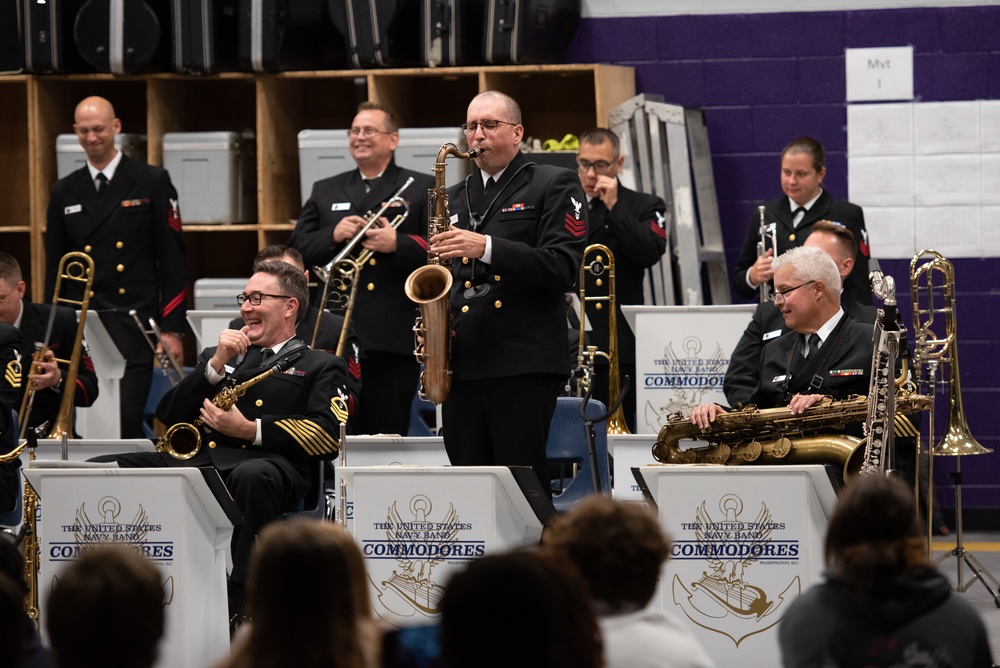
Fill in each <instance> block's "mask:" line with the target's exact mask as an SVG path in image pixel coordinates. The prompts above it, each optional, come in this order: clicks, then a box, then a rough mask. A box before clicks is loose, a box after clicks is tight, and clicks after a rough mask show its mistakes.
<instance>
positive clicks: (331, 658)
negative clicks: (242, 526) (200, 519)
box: [236, 518, 375, 668]
mask: <svg viewBox="0 0 1000 668" xmlns="http://www.w3.org/2000/svg"><path fill="white" fill-rule="evenodd" d="M246 602H247V613H248V614H249V615H250V618H251V619H252V620H253V621H252V622H251V624H250V636H249V641H248V643H247V645H246V651H247V657H246V661H239V662H237V663H236V665H240V666H244V665H245V666H252V667H253V668H263V667H267V668H269V667H272V666H273V667H275V668H277V667H280V666H302V667H309V666H317V667H318V666H348V667H351V668H354V667H360V666H366V665H369V662H370V661H371V657H372V649H373V647H374V640H375V639H374V637H373V626H372V620H371V605H370V602H369V598H368V577H367V575H366V573H365V564H364V559H363V557H362V556H361V551H360V550H359V549H358V546H357V544H356V543H355V542H354V539H353V538H352V537H351V535H350V534H349V533H347V532H346V531H345V530H344V529H342V528H341V527H340V526H338V525H336V524H333V523H330V522H319V521H316V520H309V519H304V518H303V519H294V520H292V521H290V522H275V523H273V524H269V525H267V526H266V527H264V529H263V530H262V531H261V533H260V536H259V540H258V542H257V545H256V547H255V548H254V552H253V554H252V555H251V557H250V566H249V572H248V575H247V583H246Z"/></svg>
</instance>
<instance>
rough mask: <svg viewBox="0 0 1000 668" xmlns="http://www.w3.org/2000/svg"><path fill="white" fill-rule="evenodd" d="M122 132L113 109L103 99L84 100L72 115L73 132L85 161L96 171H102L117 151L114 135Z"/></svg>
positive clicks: (93, 97) (95, 97)
mask: <svg viewBox="0 0 1000 668" xmlns="http://www.w3.org/2000/svg"><path fill="white" fill-rule="evenodd" d="M121 131H122V122H121V121H120V120H118V119H117V118H115V108H114V107H113V106H111V103H110V102H108V101H107V100H105V99H104V98H103V97H97V96H96V95H94V96H91V97H88V98H85V99H84V100H82V101H81V102H80V104H78V105H76V111H75V112H74V113H73V132H75V133H76V138H77V140H78V141H79V142H80V146H82V147H83V150H84V152H86V154H87V160H88V161H89V162H90V164H92V165H93V166H94V167H96V168H97V169H104V168H105V167H106V166H107V164H108V163H109V162H111V161H112V160H113V159H114V157H115V154H116V153H117V152H118V149H116V148H115V135H117V134H118V133H119V132H121Z"/></svg>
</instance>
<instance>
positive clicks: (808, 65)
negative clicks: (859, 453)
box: [568, 6, 1000, 515]
mask: <svg viewBox="0 0 1000 668" xmlns="http://www.w3.org/2000/svg"><path fill="white" fill-rule="evenodd" d="M997 26H1000V7H998V6H989V7H971V8H970V7H963V8H923V9H887V10H872V11H831V12H803V13H781V14H725V15H691V16H659V17H639V18H636V17H628V18H589V19H584V20H583V21H582V22H581V24H580V28H579V30H578V32H577V34H576V37H575V39H574V42H573V45H572V48H571V51H570V54H569V62H586V63H592V62H600V63H614V64H621V65H629V66H631V67H634V68H635V71H636V90H637V91H638V92H644V93H659V94H662V95H663V96H664V99H666V100H667V101H668V102H672V103H676V104H683V105H686V106H691V107H700V108H702V109H704V110H705V114H706V119H707V123H708V128H709V139H710V142H711V148H712V156H713V158H712V163H713V168H714V171H715V182H716V187H717V191H718V198H719V210H720V214H721V217H722V229H723V235H724V238H725V244H726V252H727V256H728V257H729V259H730V265H732V264H734V263H735V260H736V257H737V254H738V250H739V246H740V243H741V242H742V238H743V234H744V233H745V230H746V226H747V225H748V224H749V222H750V218H751V213H752V212H753V211H755V210H756V209H755V206H756V204H757V203H758V202H759V201H760V200H763V199H767V198H771V197H776V196H778V195H780V194H781V190H780V185H779V181H778V172H779V154H780V151H781V148H782V147H783V146H784V145H785V144H786V143H787V142H788V141H789V140H790V139H793V138H794V137H797V136H799V135H803V134H808V135H812V136H814V137H817V138H818V139H820V140H821V141H822V142H823V143H824V145H825V146H826V149H827V172H828V173H827V178H826V181H825V186H826V187H827V188H828V189H829V190H830V192H831V193H833V194H834V195H836V196H838V197H843V198H846V197H847V156H846V150H847V110H846V103H845V101H844V95H845V74H844V49H845V48H859V47H881V46H905V45H913V47H914V92H915V95H916V96H917V99H919V100H922V101H953V100H977V99H997V98H1000V30H997ZM568 130H570V131H576V132H579V131H582V130H583V128H577V129H568ZM873 253H874V254H875V255H878V249H877V248H873ZM954 262H955V271H956V284H957V294H958V298H957V311H958V336H959V340H960V345H959V359H960V363H961V372H962V377H961V385H962V390H963V398H964V403H965V412H966V415H967V418H968V423H969V426H970V428H971V430H972V433H973V435H974V436H975V437H976V438H977V439H978V440H979V442H980V443H982V444H983V445H984V446H986V447H988V448H992V449H993V450H1000V426H998V422H1000V421H996V422H995V421H994V420H993V419H991V418H992V416H993V415H994V411H998V408H1000V381H998V373H1000V364H998V363H997V356H998V353H1000V346H998V343H1000V333H998V332H1000V260H998V259H995V258H990V259H956V260H955V261H954ZM908 264H909V263H908V262H906V261H903V260H889V261H883V263H882V266H883V269H884V270H886V271H887V272H888V273H889V274H891V275H892V276H894V277H895V278H896V282H897V285H899V286H900V289H899V292H900V293H901V294H900V307H901V308H902V309H903V312H904V313H905V314H908V313H909V308H910V298H909V289H908V287H907V284H908V279H907V276H908V272H909V266H908ZM734 297H735V296H734ZM908 322H909V319H908ZM910 335H911V337H912V331H911V332H910ZM939 405H941V404H940V402H939ZM998 412H1000V411H998ZM940 413H942V415H939V417H940V418H941V420H940V423H939V425H938V427H937V429H936V431H937V433H938V434H941V433H942V431H943V430H944V427H945V418H946V417H947V416H945V415H943V413H944V411H940ZM935 466H936V476H935V478H936V481H937V487H938V491H939V492H940V494H941V498H942V501H943V503H944V504H945V505H946V506H953V504H954V491H953V487H952V485H951V483H950V481H949V478H948V472H949V471H953V470H954V468H955V459H954V458H951V457H938V458H936V459H935ZM962 472H963V474H964V482H965V484H964V487H963V503H964V505H965V507H966V509H970V510H971V512H972V514H973V515H975V513H976V511H977V509H978V510H984V511H985V510H987V509H1000V453H994V454H989V455H982V456H978V457H966V458H964V459H963V460H962ZM990 514H992V512H990Z"/></svg>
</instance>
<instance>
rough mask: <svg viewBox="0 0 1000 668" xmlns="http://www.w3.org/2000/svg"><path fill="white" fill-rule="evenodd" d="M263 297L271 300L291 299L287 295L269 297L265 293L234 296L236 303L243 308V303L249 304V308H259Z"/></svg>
mask: <svg viewBox="0 0 1000 668" xmlns="http://www.w3.org/2000/svg"><path fill="white" fill-rule="evenodd" d="M264 297H270V298H271V299H291V297H289V296H287V295H269V294H267V293H266V292H251V293H250V294H246V293H243V292H241V293H240V294H238V295H236V303H237V304H239V305H240V306H243V302H250V305H251V306H260V301H261V300H262V299H263V298H264Z"/></svg>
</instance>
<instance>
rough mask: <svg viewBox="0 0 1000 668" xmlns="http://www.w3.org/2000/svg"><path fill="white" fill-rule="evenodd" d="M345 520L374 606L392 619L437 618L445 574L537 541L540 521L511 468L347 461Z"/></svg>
mask: <svg viewBox="0 0 1000 668" xmlns="http://www.w3.org/2000/svg"><path fill="white" fill-rule="evenodd" d="M340 474H341V475H342V476H343V477H344V480H345V482H346V484H347V493H348V497H349V498H350V499H351V500H352V501H353V504H354V513H353V519H352V520H351V522H350V523H349V524H348V528H349V530H350V531H351V533H352V535H353V536H354V539H355V540H356V541H357V542H358V545H359V546H360V547H361V552H362V554H363V555H364V558H365V565H366V566H367V570H368V581H369V586H370V588H371V589H370V594H371V598H372V606H373V608H374V610H375V613H376V614H377V615H378V616H379V617H381V618H382V619H385V620H386V621H388V622H389V623H390V624H392V625H394V626H414V625H420V624H428V623H432V622H434V621H436V620H437V617H438V614H439V605H440V603H441V596H442V594H443V592H444V586H445V585H446V584H447V582H448V578H450V577H451V574H452V573H453V572H455V570H457V569H461V568H463V567H464V566H465V565H466V564H468V563H469V562H470V561H472V560H473V559H478V558H479V557H482V556H484V555H487V554H491V553H495V552H500V551H504V550H509V549H513V548H515V547H520V546H522V545H529V544H534V543H537V542H538V540H539V539H540V538H541V535H542V522H541V520H539V519H538V517H537V515H536V514H535V511H534V510H533V509H532V506H531V504H529V502H528V501H527V499H526V497H525V492H524V491H522V489H521V487H520V486H519V484H518V483H517V482H516V481H515V479H514V476H513V475H512V474H511V472H510V470H508V469H507V468H506V467H496V466H478V467H458V466H456V467H399V466H371V467H343V468H341V469H340Z"/></svg>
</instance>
